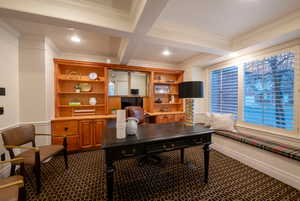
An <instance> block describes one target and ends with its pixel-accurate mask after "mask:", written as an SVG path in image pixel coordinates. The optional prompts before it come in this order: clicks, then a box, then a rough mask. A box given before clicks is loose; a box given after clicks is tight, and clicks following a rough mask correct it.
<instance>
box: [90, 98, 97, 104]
mask: <svg viewBox="0 0 300 201" xmlns="http://www.w3.org/2000/svg"><path fill="white" fill-rule="evenodd" d="M89 104H90V105H96V104H97V99H96V98H95V97H91V98H90V99H89Z"/></svg>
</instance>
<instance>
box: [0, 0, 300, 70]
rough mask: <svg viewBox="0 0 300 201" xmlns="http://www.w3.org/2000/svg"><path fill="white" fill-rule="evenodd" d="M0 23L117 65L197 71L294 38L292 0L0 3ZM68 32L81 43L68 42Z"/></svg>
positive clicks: (297, 5) (298, 7)
mask: <svg viewBox="0 0 300 201" xmlns="http://www.w3.org/2000/svg"><path fill="white" fill-rule="evenodd" d="M0 18H2V19H4V21H5V22H6V23H7V24H9V25H11V26H12V27H14V28H15V29H16V30H17V31H19V32H20V33H21V34H27V33H32V34H39V35H44V36H47V37H48V38H50V39H51V40H52V41H53V42H54V43H55V44H56V46H57V47H58V48H59V49H60V50H61V51H64V52H79V53H83V54H93V55H99V56H109V57H116V60H117V61H119V62H120V63H122V64H127V63H129V62H130V61H132V60H139V59H140V60H148V61H158V62H167V63H170V64H178V65H185V66H199V67H202V66H205V65H207V64H213V63H216V62H220V61H223V60H226V59H228V58H230V55H231V53H233V52H235V53H241V54H244V53H247V52H250V51H254V50H259V49H262V48H266V47H268V46H272V45H276V44H278V43H281V42H284V41H288V40H292V39H294V38H298V37H300V1H299V0H284V1H283V0H189V1H182V0H51V1H48V0H26V2H25V1H19V0H10V1H6V0H0ZM70 28H71V29H70ZM75 32H76V34H77V35H80V37H81V39H82V42H81V43H80V44H73V43H71V42H70V40H69V39H70V35H71V34H74V33H75ZM166 49H168V50H169V51H170V52H171V54H170V55H169V56H164V55H162V52H163V51H164V50H166Z"/></svg>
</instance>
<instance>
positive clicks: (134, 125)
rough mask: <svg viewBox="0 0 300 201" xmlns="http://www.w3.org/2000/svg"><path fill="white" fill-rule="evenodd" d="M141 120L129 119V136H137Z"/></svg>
mask: <svg viewBox="0 0 300 201" xmlns="http://www.w3.org/2000/svg"><path fill="white" fill-rule="evenodd" d="M138 122H139V120H138V119H137V118H135V117H129V118H128V119H127V122H126V133H127V135H136V134H137V129H138Z"/></svg>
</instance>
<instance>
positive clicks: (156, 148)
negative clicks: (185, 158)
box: [145, 140, 186, 153]
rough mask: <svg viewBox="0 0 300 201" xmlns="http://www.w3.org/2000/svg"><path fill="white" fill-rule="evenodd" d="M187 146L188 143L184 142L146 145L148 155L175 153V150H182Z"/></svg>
mask: <svg viewBox="0 0 300 201" xmlns="http://www.w3.org/2000/svg"><path fill="white" fill-rule="evenodd" d="M185 146H186V142H185V141H184V140H176V141H171V142H162V143H158V144H156V143H155V144H148V145H146V146H145V147H146V148H145V149H146V153H156V152H165V151H173V150H175V149H180V148H183V147H185Z"/></svg>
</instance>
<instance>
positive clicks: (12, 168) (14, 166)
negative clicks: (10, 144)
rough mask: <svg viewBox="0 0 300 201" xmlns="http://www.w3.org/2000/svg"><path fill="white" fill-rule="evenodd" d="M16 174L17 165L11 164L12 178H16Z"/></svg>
mask: <svg viewBox="0 0 300 201" xmlns="http://www.w3.org/2000/svg"><path fill="white" fill-rule="evenodd" d="M15 173H16V165H15V164H11V167H10V176H14V175H15Z"/></svg>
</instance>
